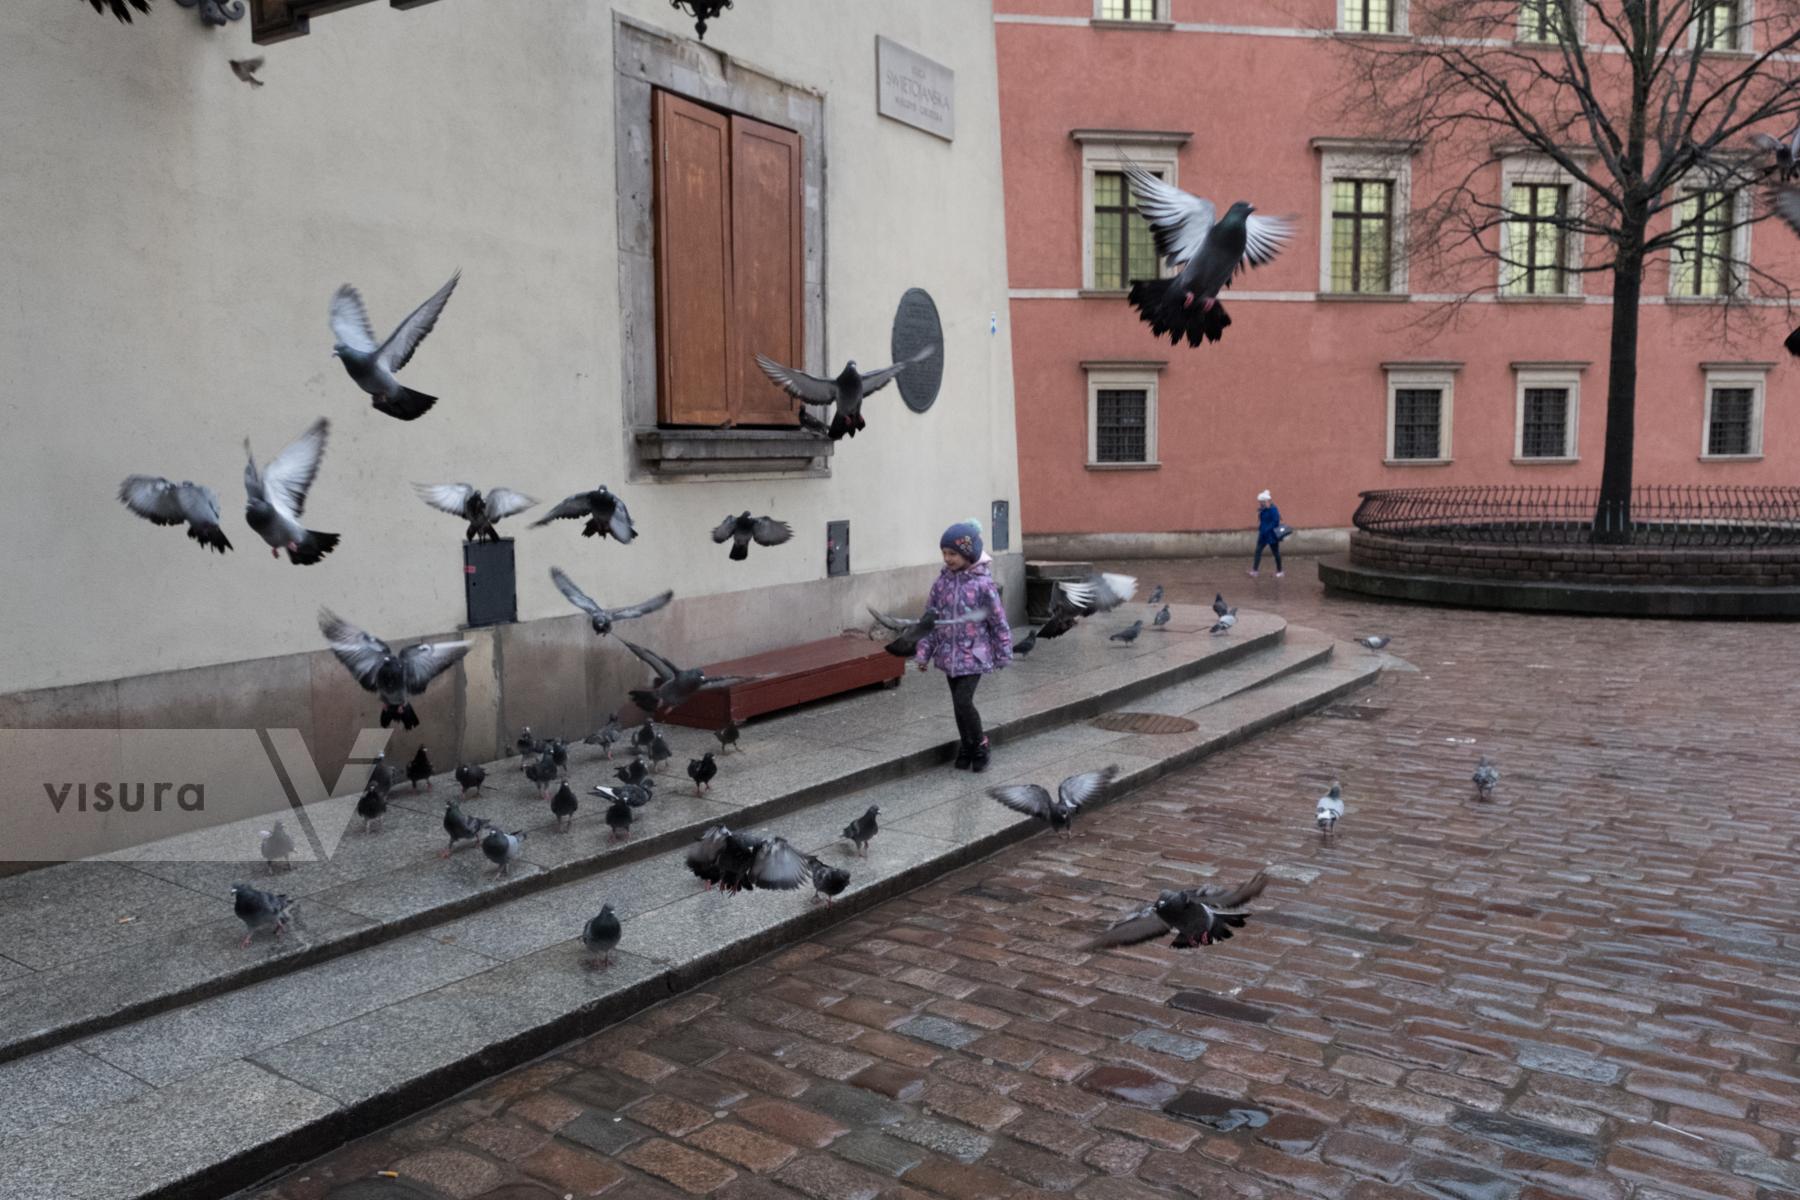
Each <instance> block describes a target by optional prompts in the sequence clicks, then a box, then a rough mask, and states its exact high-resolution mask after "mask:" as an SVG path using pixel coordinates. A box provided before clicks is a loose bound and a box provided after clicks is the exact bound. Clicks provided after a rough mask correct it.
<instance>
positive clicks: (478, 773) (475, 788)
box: [454, 763, 487, 795]
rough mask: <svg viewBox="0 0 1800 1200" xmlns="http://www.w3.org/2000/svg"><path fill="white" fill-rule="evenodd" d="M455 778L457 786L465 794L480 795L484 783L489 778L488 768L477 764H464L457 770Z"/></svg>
mask: <svg viewBox="0 0 1800 1200" xmlns="http://www.w3.org/2000/svg"><path fill="white" fill-rule="evenodd" d="M454 777H455V779H456V786H457V787H459V788H461V789H462V790H463V792H464V793H465V794H467V793H469V792H474V793H475V794H476V795H480V794H481V784H482V781H483V780H485V779H486V778H487V768H486V767H483V766H479V765H477V764H475V763H463V764H461V765H460V766H458V767H457V768H456V772H455V776H454Z"/></svg>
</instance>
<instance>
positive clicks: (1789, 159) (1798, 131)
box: [1750, 125, 1800, 183]
mask: <svg viewBox="0 0 1800 1200" xmlns="http://www.w3.org/2000/svg"><path fill="white" fill-rule="evenodd" d="M1750 144H1751V145H1752V146H1755V147H1756V148H1757V149H1758V150H1762V151H1765V152H1767V153H1769V154H1773V155H1774V156H1775V165H1774V168H1773V169H1774V171H1775V173H1776V174H1778V175H1780V176H1781V180H1782V182H1783V183H1786V182H1787V181H1788V180H1790V179H1792V178H1793V177H1794V175H1795V174H1796V173H1800V125H1795V126H1794V128H1793V131H1792V132H1790V133H1789V134H1788V135H1787V136H1786V137H1784V138H1782V139H1781V140H1780V141H1776V140H1775V139H1774V138H1772V137H1770V136H1769V135H1768V134H1766V133H1753V134H1751V135H1750Z"/></svg>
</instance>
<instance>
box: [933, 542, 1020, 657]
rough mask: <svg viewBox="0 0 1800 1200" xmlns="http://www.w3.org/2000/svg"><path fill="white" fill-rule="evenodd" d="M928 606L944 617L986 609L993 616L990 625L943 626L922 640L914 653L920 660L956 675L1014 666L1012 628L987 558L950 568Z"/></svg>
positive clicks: (935, 586) (979, 623) (934, 584)
mask: <svg viewBox="0 0 1800 1200" xmlns="http://www.w3.org/2000/svg"><path fill="white" fill-rule="evenodd" d="M925 608H926V610H927V611H929V612H934V613H936V614H937V615H938V617H939V618H940V619H943V618H946V617H955V616H960V615H961V614H963V613H968V612H974V611H975V610H976V609H981V608H985V609H987V610H988V612H989V614H990V615H989V617H988V619H987V620H985V621H976V622H970V623H968V624H966V625H940V626H938V628H937V629H935V630H933V631H932V632H931V633H929V634H927V635H926V636H924V637H923V638H920V639H919V648H918V649H917V650H916V651H914V653H913V657H914V658H916V659H917V660H918V661H919V662H922V663H925V662H928V663H930V664H931V665H933V666H934V667H936V668H937V669H938V670H940V671H942V672H943V673H944V674H946V675H949V676H951V677H955V676H959V675H986V674H987V673H988V672H990V671H998V670H999V669H1000V668H1001V667H1004V666H1007V665H1008V664H1010V663H1011V662H1012V629H1011V627H1010V626H1008V625H1007V623H1006V608H1005V606H1004V605H1003V604H1001V602H1000V589H999V588H997V587H995V586H994V576H993V574H992V572H990V571H989V570H988V560H987V559H986V558H985V557H984V558H983V560H982V561H981V562H978V563H976V564H975V565H974V566H972V567H969V568H967V569H965V570H961V571H952V570H951V569H950V568H949V567H945V568H944V569H943V571H942V572H941V573H940V574H939V575H938V577H937V581H936V582H935V583H933V584H932V585H931V595H930V596H929V597H928V598H927V599H926V601H925Z"/></svg>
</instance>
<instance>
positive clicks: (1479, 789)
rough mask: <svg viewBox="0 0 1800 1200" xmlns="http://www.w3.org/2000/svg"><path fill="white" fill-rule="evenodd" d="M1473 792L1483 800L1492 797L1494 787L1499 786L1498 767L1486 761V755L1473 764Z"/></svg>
mask: <svg viewBox="0 0 1800 1200" xmlns="http://www.w3.org/2000/svg"><path fill="white" fill-rule="evenodd" d="M1474 779H1475V794H1476V795H1477V796H1479V797H1481V798H1482V799H1483V800H1492V799H1493V798H1494V789H1495V788H1497V787H1499V786H1500V768H1499V767H1496V766H1495V765H1494V764H1493V763H1491V762H1489V761H1488V756H1487V755H1485V754H1484V755H1482V756H1481V761H1480V762H1478V763H1476V764H1475V775H1474Z"/></svg>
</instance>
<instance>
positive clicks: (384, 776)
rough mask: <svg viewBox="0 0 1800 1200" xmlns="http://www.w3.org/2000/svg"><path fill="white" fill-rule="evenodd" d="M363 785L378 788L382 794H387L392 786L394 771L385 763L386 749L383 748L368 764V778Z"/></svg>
mask: <svg viewBox="0 0 1800 1200" xmlns="http://www.w3.org/2000/svg"><path fill="white" fill-rule="evenodd" d="M363 786H364V787H370V788H379V789H380V790H381V794H382V795H384V796H385V795H387V794H388V792H390V791H392V790H393V787H394V772H393V771H392V770H390V769H389V767H388V765H387V751H386V750H383V751H381V752H380V753H379V754H377V755H376V756H375V761H374V762H373V763H372V764H370V766H369V778H368V780H367V781H366V782H365V783H364V784H363Z"/></svg>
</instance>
